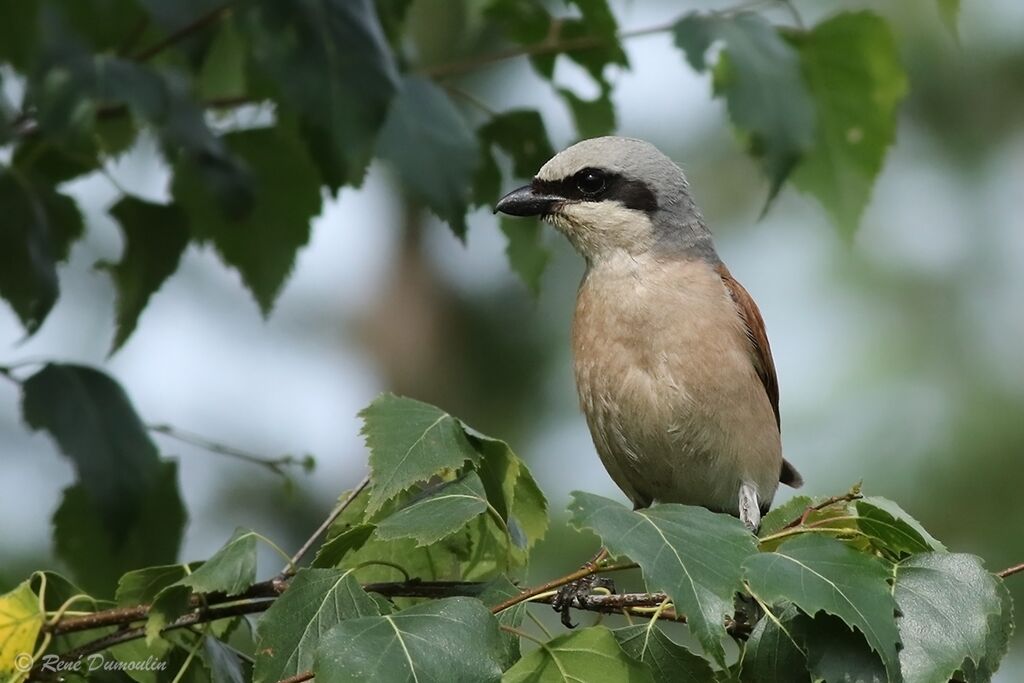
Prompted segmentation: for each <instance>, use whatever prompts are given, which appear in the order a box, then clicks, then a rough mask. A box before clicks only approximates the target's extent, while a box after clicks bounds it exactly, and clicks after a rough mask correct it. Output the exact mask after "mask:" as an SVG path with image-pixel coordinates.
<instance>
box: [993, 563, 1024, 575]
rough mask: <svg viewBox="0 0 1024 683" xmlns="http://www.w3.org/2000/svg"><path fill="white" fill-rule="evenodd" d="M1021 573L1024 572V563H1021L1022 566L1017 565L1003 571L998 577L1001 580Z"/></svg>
mask: <svg viewBox="0 0 1024 683" xmlns="http://www.w3.org/2000/svg"><path fill="white" fill-rule="evenodd" d="M1021 572H1024V562H1021V563H1020V564H1018V565H1015V566H1013V567H1007V568H1006V569H1004V570H1003V571H1001V572H999V573H997V574H996V576H998V577H999V578H1001V579H1005V578H1006V577H1008V576H1013V575H1014V574H1020V573H1021Z"/></svg>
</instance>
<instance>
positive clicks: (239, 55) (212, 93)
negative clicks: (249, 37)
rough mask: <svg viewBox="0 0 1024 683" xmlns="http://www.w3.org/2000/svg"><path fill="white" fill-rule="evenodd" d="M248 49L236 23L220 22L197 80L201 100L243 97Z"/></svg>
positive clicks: (229, 20) (231, 21) (230, 21)
mask: <svg viewBox="0 0 1024 683" xmlns="http://www.w3.org/2000/svg"><path fill="white" fill-rule="evenodd" d="M247 49H248V47H247V45H246V43H245V40H244V39H243V37H242V34H241V32H240V31H239V29H238V27H237V26H236V25H235V21H233V20H231V19H228V20H226V21H223V22H221V24H220V29H219V30H218V31H217V36H216V38H214V39H213V44H212V45H210V50H209V51H208V52H207V53H206V57H205V59H204V60H203V66H202V68H201V69H200V71H199V75H198V77H197V79H196V82H197V86H198V90H199V97H201V98H202V99H203V100H205V101H210V100H220V99H229V98H237V97H242V96H244V95H245V93H246V53H247Z"/></svg>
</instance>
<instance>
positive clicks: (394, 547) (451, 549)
mask: <svg viewBox="0 0 1024 683" xmlns="http://www.w3.org/2000/svg"><path fill="white" fill-rule="evenodd" d="M469 553H470V538H469V534H468V532H465V533H461V532H460V533H457V534H454V535H452V536H449V537H448V538H445V539H442V540H441V541H439V542H437V543H435V544H433V545H428V546H417V545H416V543H415V541H412V540H411V539H407V538H400V539H396V540H394V541H385V540H382V539H379V538H376V537H371V538H370V539H369V540H368V541H367V542H366V543H365V544H364V545H363V546H362V547H360V548H359V549H358V550H353V551H351V552H349V553H347V554H346V555H345V557H344V559H342V560H341V562H340V563H339V564H338V566H339V567H341V568H344V569H354V568H356V567H360V569H359V578H360V580H361V581H366V582H377V581H401V580H402V579H403V578H404V577H405V575H406V574H408V575H409V576H411V577H413V578H417V579H422V580H424V581H442V580H446V581H454V580H461V579H463V578H464V577H463V563H464V562H466V561H467V560H468V559H469V556H470V555H469ZM396 567H401V568H402V570H403V571H404V572H405V574H403V573H402V572H401V571H399V570H398V569H397V568H396Z"/></svg>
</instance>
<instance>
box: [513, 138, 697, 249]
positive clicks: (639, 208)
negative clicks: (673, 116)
mask: <svg viewBox="0 0 1024 683" xmlns="http://www.w3.org/2000/svg"><path fill="white" fill-rule="evenodd" d="M494 210H495V212H498V211H501V212H502V213H506V214H509V215H511V216H539V217H541V218H542V219H544V220H546V221H547V222H549V223H551V224H552V225H553V226H555V228H557V229H558V230H559V231H560V232H562V233H564V234H565V236H566V237H567V238H568V239H569V241H570V242H571V243H572V245H573V246H574V247H575V248H576V250H577V251H579V252H580V253H581V254H582V255H583V256H584V257H585V258H586V259H587V261H588V262H591V263H594V262H598V261H600V260H602V259H603V258H605V257H608V256H610V255H612V254H615V253H619V252H623V251H624V252H627V253H629V254H638V253H644V252H647V251H650V250H652V249H663V250H665V251H668V252H697V253H701V254H713V253H714V248H713V246H712V244H711V235H710V233H709V232H708V230H707V228H706V227H705V225H704V220H703V218H702V217H701V215H700V212H699V211H698V209H697V207H696V205H695V204H694V202H693V199H692V198H691V196H690V192H689V186H688V185H687V182H686V176H685V175H683V171H682V169H680V168H679V166H677V165H676V164H675V163H674V162H673V161H672V160H671V159H669V158H668V157H667V156H665V155H664V154H662V153H661V152H660V151H659V150H658V149H657V148H656V147H655V146H654V145H652V144H650V143H649V142H645V141H643V140H636V139H633V138H620V137H601V138H592V139H590V140H583V141H582V142H578V143H576V144H575V145H573V146H572V147H569V148H568V149H566V150H564V151H562V152H560V153H559V154H556V155H555V156H554V157H552V158H551V160H550V161H548V162H547V163H546V164H544V166H543V167H542V168H541V169H540V171H538V172H537V175H536V176H535V177H534V179H533V182H531V183H530V184H529V185H526V186H524V187H521V188H519V189H517V190H513V191H512V192H510V193H508V194H507V195H505V196H504V197H502V198H501V199H500V200H499V201H498V204H497V206H495V208H494Z"/></svg>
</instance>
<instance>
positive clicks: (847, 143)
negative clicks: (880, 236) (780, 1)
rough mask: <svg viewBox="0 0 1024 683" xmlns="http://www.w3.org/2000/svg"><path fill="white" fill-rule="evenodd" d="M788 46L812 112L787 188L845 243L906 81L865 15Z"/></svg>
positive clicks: (885, 32)
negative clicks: (819, 212)
mask: <svg viewBox="0 0 1024 683" xmlns="http://www.w3.org/2000/svg"><path fill="white" fill-rule="evenodd" d="M791 40H792V42H793V44H794V45H795V46H796V48H797V50H798V51H799V53H800V62H801V64H802V65H803V72H804V79H805V80H806V82H807V85H808V87H809V89H810V92H811V96H812V97H813V98H814V103H815V106H816V108H817V112H818V125H817V129H816V130H817V132H816V135H815V141H814V147H813V149H812V150H811V151H810V152H809V153H808V154H807V156H806V157H805V158H804V160H803V162H802V163H801V164H800V166H799V168H797V170H796V171H795V173H794V176H793V182H794V183H796V185H797V187H799V188H800V189H801V190H803V191H805V192H809V193H810V194H812V195H814V196H815V198H817V199H818V201H820V202H821V203H822V204H823V205H824V207H825V209H826V210H827V211H828V212H829V214H831V216H832V218H833V220H834V221H835V222H836V223H837V224H838V226H839V227H840V229H841V230H842V232H843V234H844V235H846V236H847V237H851V236H852V235H853V233H854V232H855V231H856V229H857V224H858V223H859V221H860V217H861V214H862V213H863V211H864V207H865V206H866V205H867V202H868V199H869V198H870V196H871V187H872V185H873V184H874V181H875V178H876V177H877V176H878V173H879V171H880V170H881V168H882V161H883V160H884V159H885V153H886V150H887V149H888V148H889V146H890V145H891V144H892V141H893V138H894V137H895V135H896V110H897V107H898V106H899V103H900V101H901V100H902V99H903V96H904V95H905V94H906V91H907V77H906V74H905V73H904V70H903V67H902V66H901V65H900V61H899V52H898V50H897V49H896V41H895V39H894V38H893V36H892V32H891V31H890V30H889V26H888V24H886V22H885V20H884V19H882V18H881V17H879V16H878V15H876V14H873V13H871V12H857V13H843V14H839V15H837V16H835V17H833V18H831V19H828V20H826V21H824V22H822V23H821V24H818V25H817V26H815V27H814V28H813V29H812V30H811V31H809V32H806V33H800V34H796V35H794V36H793V37H792V38H791Z"/></svg>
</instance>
